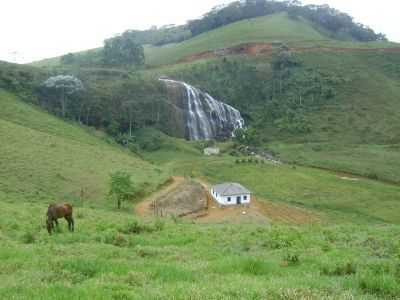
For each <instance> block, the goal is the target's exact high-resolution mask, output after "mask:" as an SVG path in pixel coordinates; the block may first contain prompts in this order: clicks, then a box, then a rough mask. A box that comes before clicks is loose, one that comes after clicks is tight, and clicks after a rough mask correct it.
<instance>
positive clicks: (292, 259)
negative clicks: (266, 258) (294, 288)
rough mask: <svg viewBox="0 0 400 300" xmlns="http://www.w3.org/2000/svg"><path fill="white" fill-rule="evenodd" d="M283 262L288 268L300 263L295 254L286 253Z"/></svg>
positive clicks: (298, 257)
mask: <svg viewBox="0 0 400 300" xmlns="http://www.w3.org/2000/svg"><path fill="white" fill-rule="evenodd" d="M283 261H284V262H285V263H287V265H288V266H294V265H298V264H299V263H300V255H299V254H297V253H286V254H285V256H284V258H283Z"/></svg>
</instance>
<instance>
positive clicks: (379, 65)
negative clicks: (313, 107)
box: [269, 52, 400, 182]
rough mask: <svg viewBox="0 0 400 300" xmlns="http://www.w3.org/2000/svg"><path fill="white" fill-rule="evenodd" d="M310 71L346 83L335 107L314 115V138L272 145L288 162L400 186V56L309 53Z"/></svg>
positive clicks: (332, 105)
mask: <svg viewBox="0 0 400 300" xmlns="http://www.w3.org/2000/svg"><path fill="white" fill-rule="evenodd" d="M299 57H300V58H301V59H302V60H303V61H304V63H305V64H306V65H307V66H314V67H317V68H319V69H321V70H324V71H329V72H332V73H336V74H340V75H341V76H343V77H344V78H345V80H346V83H344V84H341V86H340V89H338V91H337V92H338V94H337V97H336V98H335V101H334V102H333V103H332V104H331V105H328V106H327V107H326V108H325V109H323V110H322V111H317V112H315V113H312V114H310V115H309V118H310V120H311V121H312V126H313V132H312V134H310V135H307V136H305V137H304V136H300V137H291V138H287V139H286V138H283V140H281V141H280V142H273V143H272V144H271V145H269V146H270V147H271V148H272V149H274V150H275V151H276V152H279V153H280V155H281V156H282V158H284V159H286V160H290V161H296V162H299V163H301V164H308V165H313V166H319V167H324V168H330V169H334V170H338V171H346V172H352V173H355V174H359V175H362V176H371V177H373V178H376V177H377V178H379V179H382V180H388V181H394V182H400V171H399V170H400V165H399V161H400V152H399V146H398V145H399V143H400V138H399V130H400V123H399V118H400V102H399V96H398V95H399V94H400V85H399V79H400V69H399V68H398V67H397V66H398V64H399V62H400V55H399V54H382V53H324V52H322V53H303V54H301V55H300V56H299Z"/></svg>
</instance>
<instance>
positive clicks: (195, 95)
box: [160, 78, 244, 140]
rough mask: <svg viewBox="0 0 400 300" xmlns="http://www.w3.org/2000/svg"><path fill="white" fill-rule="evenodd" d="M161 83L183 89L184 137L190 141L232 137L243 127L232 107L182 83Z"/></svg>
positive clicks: (236, 111) (240, 118) (237, 112)
mask: <svg viewBox="0 0 400 300" xmlns="http://www.w3.org/2000/svg"><path fill="white" fill-rule="evenodd" d="M160 80H161V81H163V82H165V83H167V84H169V85H174V86H181V87H183V88H184V91H185V97H186V98H187V103H186V104H184V105H185V119H186V133H187V134H186V135H187V137H188V139H190V140H211V139H218V138H223V137H232V136H233V133H234V131H235V130H236V129H238V128H243V127H244V120H243V118H242V116H241V115H240V112H239V111H238V110H237V109H235V108H233V107H232V106H230V105H228V104H225V103H222V102H220V101H217V100H215V99H214V98H213V97H211V96H210V95H209V94H207V93H204V92H202V91H200V90H199V89H197V88H195V87H193V86H191V85H189V84H187V83H185V82H182V81H175V80H171V79H166V78H160Z"/></svg>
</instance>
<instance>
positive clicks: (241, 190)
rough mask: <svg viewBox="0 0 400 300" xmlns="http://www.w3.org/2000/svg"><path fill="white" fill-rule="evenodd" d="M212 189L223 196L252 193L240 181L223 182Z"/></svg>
mask: <svg viewBox="0 0 400 300" xmlns="http://www.w3.org/2000/svg"><path fill="white" fill-rule="evenodd" d="M212 189H213V190H214V191H215V192H216V193H217V194H218V195H221V196H235V195H243V194H251V192H250V191H249V190H248V189H246V188H245V187H244V186H242V185H241V184H239V183H223V184H218V185H216V186H213V187H212Z"/></svg>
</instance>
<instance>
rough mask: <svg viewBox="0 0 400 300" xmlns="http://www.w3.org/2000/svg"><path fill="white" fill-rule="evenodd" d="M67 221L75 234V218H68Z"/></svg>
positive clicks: (70, 229)
mask: <svg viewBox="0 0 400 300" xmlns="http://www.w3.org/2000/svg"><path fill="white" fill-rule="evenodd" d="M65 219H66V220H67V222H68V229H69V231H71V232H73V231H74V218H72V216H66V217H65Z"/></svg>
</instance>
